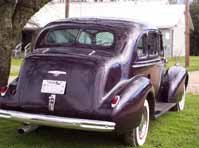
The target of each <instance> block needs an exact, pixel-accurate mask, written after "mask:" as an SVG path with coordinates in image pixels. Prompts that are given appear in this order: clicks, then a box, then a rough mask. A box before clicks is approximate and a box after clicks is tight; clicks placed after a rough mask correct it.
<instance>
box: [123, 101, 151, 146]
mask: <svg viewBox="0 0 199 148" xmlns="http://www.w3.org/2000/svg"><path fill="white" fill-rule="evenodd" d="M149 120H150V118H149V103H148V101H147V100H145V102H144V109H143V112H142V119H141V122H140V125H139V126H138V127H137V128H134V129H132V130H129V131H128V132H127V133H125V136H124V138H125V143H126V144H127V145H130V146H142V145H144V143H145V141H146V137H147V134H148V129H149Z"/></svg>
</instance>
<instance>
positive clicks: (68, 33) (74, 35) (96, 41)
mask: <svg viewBox="0 0 199 148" xmlns="http://www.w3.org/2000/svg"><path fill="white" fill-rule="evenodd" d="M114 41H115V36H114V33H112V32H109V31H102V30H95V29H59V30H52V31H49V32H48V33H47V37H46V41H45V44H46V45H71V44H80V45H83V46H89V47H90V46H97V47H102V48H106V47H111V46H113V44H114Z"/></svg>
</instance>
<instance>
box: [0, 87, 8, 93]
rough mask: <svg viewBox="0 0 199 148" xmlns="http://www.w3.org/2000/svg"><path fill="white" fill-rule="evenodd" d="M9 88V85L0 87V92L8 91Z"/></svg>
mask: <svg viewBox="0 0 199 148" xmlns="http://www.w3.org/2000/svg"><path fill="white" fill-rule="evenodd" d="M7 89H8V87H7V86H3V87H0V94H4V93H5V92H6V91H7Z"/></svg>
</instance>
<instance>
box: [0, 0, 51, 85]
mask: <svg viewBox="0 0 199 148" xmlns="http://www.w3.org/2000/svg"><path fill="white" fill-rule="evenodd" d="M48 1H49V0H0V18H1V19H0V87H1V86H6V85H7V82H8V78H9V73H10V64H11V53H12V49H13V48H14V47H15V45H16V44H17V42H19V41H20V38H21V31H22V30H23V27H24V25H25V24H26V22H27V21H28V20H29V19H30V17H31V16H32V15H33V14H34V13H35V12H37V11H38V10H39V9H40V8H41V7H42V6H43V5H44V4H46V3H47V2H48Z"/></svg>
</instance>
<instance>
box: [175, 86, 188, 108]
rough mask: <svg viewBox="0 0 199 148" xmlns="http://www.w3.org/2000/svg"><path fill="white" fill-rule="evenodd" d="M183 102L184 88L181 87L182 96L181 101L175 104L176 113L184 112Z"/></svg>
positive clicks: (184, 97) (184, 98)
mask: <svg viewBox="0 0 199 148" xmlns="http://www.w3.org/2000/svg"><path fill="white" fill-rule="evenodd" d="M185 100H186V88H185V85H184V87H183V94H182V99H181V101H179V102H178V103H177V104H176V109H175V110H176V111H183V110H184V107H185Z"/></svg>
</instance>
